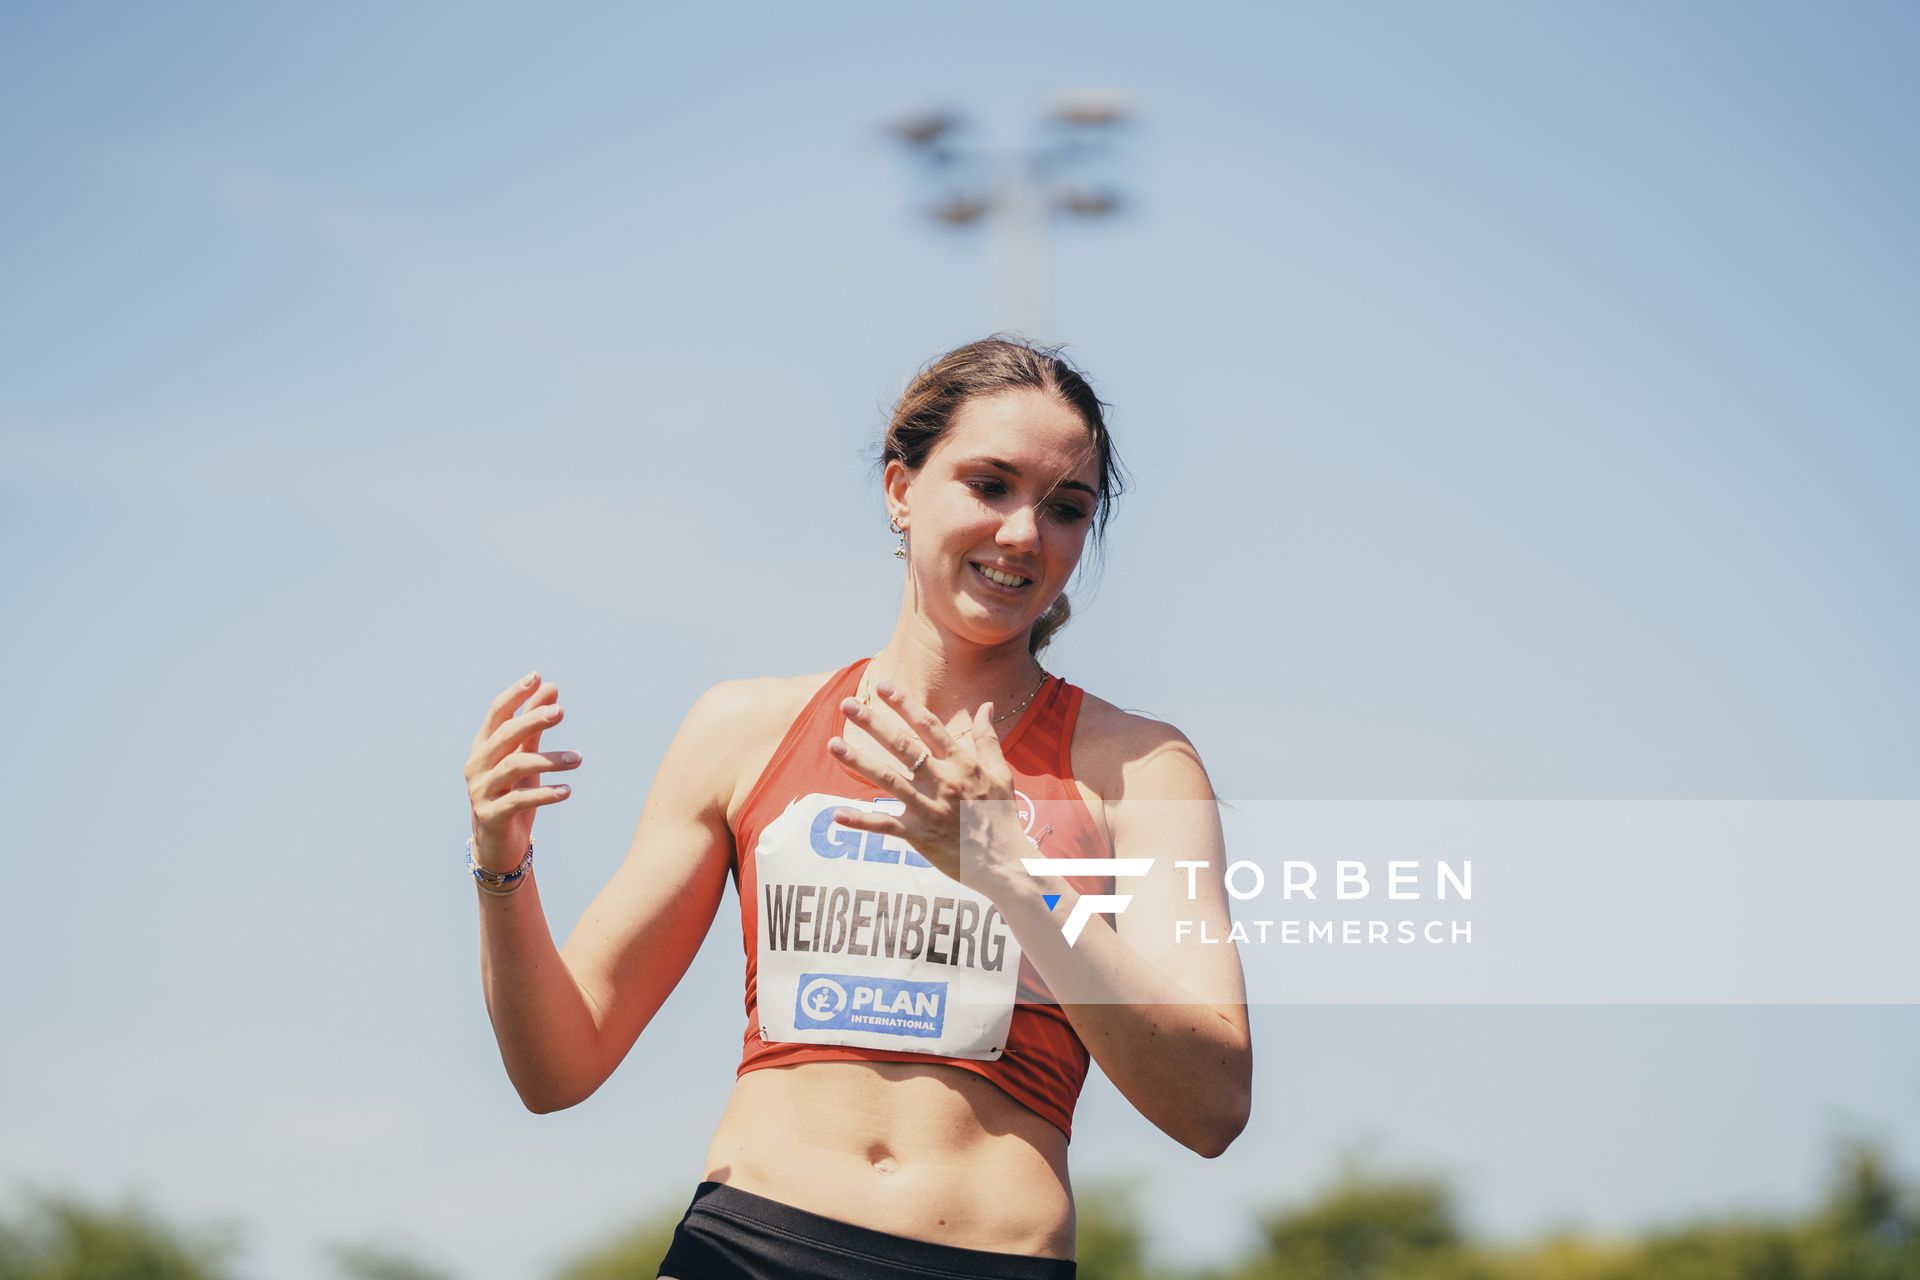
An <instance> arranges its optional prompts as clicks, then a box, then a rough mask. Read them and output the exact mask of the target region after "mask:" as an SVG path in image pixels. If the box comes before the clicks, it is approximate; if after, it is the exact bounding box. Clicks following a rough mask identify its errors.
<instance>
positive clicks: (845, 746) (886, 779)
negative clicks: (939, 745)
mask: <svg viewBox="0 0 1920 1280" xmlns="http://www.w3.org/2000/svg"><path fill="white" fill-rule="evenodd" d="M827 750H829V751H831V752H833V754H834V755H836V756H838V757H839V758H840V759H841V760H842V761H844V762H845V763H846V765H847V767H848V768H850V769H852V770H853V771H854V772H855V773H857V774H859V775H860V776H861V777H863V778H865V779H866V780H867V781H868V782H871V783H873V784H874V785H875V786H877V787H884V788H886V789H887V790H888V791H889V792H891V793H892V794H893V795H895V796H898V797H899V798H900V799H901V800H902V801H904V802H905V803H907V804H910V805H917V806H919V807H921V808H923V809H924V808H925V807H926V805H927V797H926V795H925V794H924V793H922V792H921V790H920V789H919V788H918V787H917V786H915V785H914V781H913V779H912V778H910V777H908V776H907V775H906V773H905V771H904V770H902V769H900V768H897V767H889V766H887V765H884V764H881V763H878V762H877V761H873V760H869V759H868V758H867V753H866V752H864V751H862V750H861V749H859V748H858V747H855V746H854V745H853V744H852V743H850V742H848V741H847V740H846V739H845V738H842V737H840V736H839V735H837V734H836V735H835V736H833V737H831V738H828V739H827ZM914 754H915V755H918V754H920V753H919V752H917V751H916V752H914Z"/></svg>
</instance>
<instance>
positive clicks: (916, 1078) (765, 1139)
mask: <svg viewBox="0 0 1920 1280" xmlns="http://www.w3.org/2000/svg"><path fill="white" fill-rule="evenodd" d="M831 674H832V673H831V672H818V673H815V674H812V675H808V676H801V677H796V678H793V679H790V680H785V681H782V682H781V686H782V687H781V690H780V693H779V694H778V695H777V696H774V697H772V698H769V699H768V701H767V703H766V709H767V710H766V715H765V718H764V722H763V723H762V724H761V725H760V726H759V731H758V732H757V733H755V734H753V735H752V741H751V742H750V743H743V747H744V750H743V751H742V752H741V755H740V757H739V759H738V760H736V761H735V762H734V763H735V769H736V771H735V773H734V775H733V779H732V781H733V787H732V799H731V801H730V802H729V804H728V806H727V822H728V825H729V826H730V827H731V828H732V829H733V830H735V831H736V832H737V831H738V830H739V806H740V803H741V801H742V799H743V798H744V797H745V795H746V793H747V788H748V785H749V784H750V783H751V781H752V780H753V779H754V778H756V777H758V776H759V775H760V772H761V770H763V769H764V768H765V767H766V765H767V762H768V760H769V758H770V757H771V756H772V754H773V752H774V748H775V746H776V744H777V743H778V742H779V740H780V737H781V735H782V734H783V733H784V732H785V731H786V727H787V725H788V724H790V723H791V722H792V720H793V718H794V716H796V715H798V714H799V713H800V711H801V709H802V707H803V705H804V704H805V702H806V700H807V698H808V697H809V696H810V695H811V694H812V692H813V691H814V690H816V689H818V688H819V686H820V684H821V682H822V681H824V680H825V679H826V678H827V677H828V676H829V675H831ZM840 732H841V736H842V737H845V738H846V739H847V740H848V741H850V742H853V743H855V744H856V745H861V746H874V745H875V744H874V743H873V739H872V738H871V737H870V736H869V735H868V734H867V733H866V732H865V730H863V729H861V728H860V726H858V725H857V724H854V723H852V722H850V721H842V722H841V730H840ZM1079 739H1080V735H1079V734H1078V733H1077V732H1076V734H1075V741H1076V743H1078V741H1079ZM876 749H877V748H876ZM1082 791H1083V794H1087V795H1091V793H1090V792H1087V791H1086V788H1085V787H1084V786H1083V787H1082ZM1093 803H1094V804H1095V805H1096V808H1095V809H1094V814H1095V820H1096V822H1098V821H1099V820H1100V811H1099V809H1098V807H1097V805H1098V800H1097V797H1096V798H1095V799H1094V801H1093ZM1102 834H1103V835H1104V834H1105V832H1104V829H1103V831H1102ZM703 1176H704V1178H705V1179H706V1180H708V1181H712V1182H724V1183H726V1184H728V1185H729V1186H733V1187H737V1188H738V1189H740V1190H741V1191H748V1192H752V1193H753V1194H755V1195H761V1196H765V1197H767V1198H768V1199H770V1200H778V1201H779V1202H781V1203H782V1204H786V1205H790V1206H792V1207H793V1208H796V1209H804V1210H806V1211H807V1212H809V1213H818V1214H821V1215H823V1216H825V1217H829V1218H837V1219H839V1220H840V1221H842V1222H848V1223H852V1224H853V1225H855V1226H860V1227H867V1228H869V1229H871V1230H875V1231H885V1232H889V1233H891V1234H893V1235H898V1236H906V1237H908V1238H910V1239H915V1240H928V1241H932V1242H934V1243H937V1244H947V1245H956V1246H959V1247H960V1248H963V1249H984V1250H988V1251H990V1252H995V1253H1015V1254H1023V1255H1027V1256H1030V1257H1046V1258H1071V1257H1073V1256H1074V1210H1073V1191H1072V1185H1071V1183H1070V1181H1069V1179H1068V1173H1067V1135H1066V1134H1064V1133H1062V1132H1061V1131H1060V1130H1059V1129H1058V1128H1056V1127H1055V1126H1054V1125H1053V1123H1052V1122H1051V1121H1048V1120H1046V1119H1043V1118H1042V1117H1041V1116H1040V1115H1039V1114H1038V1113H1037V1112H1034V1111H1032V1110H1030V1109H1029V1108H1027V1107H1026V1106H1024V1105H1023V1104H1021V1103H1019V1102H1017V1101H1015V1100H1014V1098H1013V1097H1012V1096H1011V1095H1010V1094H1008V1093H1006V1092H1005V1091H1004V1090H1002V1089H1001V1088H1000V1087H999V1086H998V1085H995V1084H994V1083H992V1082H991V1081H989V1080H987V1079H985V1078H984V1077H982V1076H980V1075H977V1074H975V1073H974V1072H971V1071H968V1070H966V1069H964V1068H961V1067H952V1066H947V1065H944V1064H942V1063H935V1062H877V1061H864V1062H863V1061H839V1062H831V1061H828V1062H802V1063H796V1064H793V1065H789V1066H781V1067H759V1068H756V1069H754V1070H752V1071H747V1072H744V1073H742V1074H741V1075H740V1076H739V1078H738V1079H736V1080H735V1081H734V1086H733V1093H732V1095H731V1096H730V1097H729V1099H728V1101H727V1109H726V1112H725V1114H724V1115H722V1116H721V1118H720V1127H719V1129H718V1130H717V1131H716V1132H715V1133H714V1135H713V1143H712V1145H711V1146H710V1147H709V1148H708V1150H707V1168H706V1173H705V1174H704V1175H703Z"/></svg>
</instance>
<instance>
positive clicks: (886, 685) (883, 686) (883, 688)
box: [873, 680, 896, 698]
mask: <svg viewBox="0 0 1920 1280" xmlns="http://www.w3.org/2000/svg"><path fill="white" fill-rule="evenodd" d="M873 691H874V692H875V693H877V694H879V695H880V696H881V697H883V698H891V697H892V696H893V695H894V693H895V692H896V690H895V689H894V687H893V681H891V680H881V681H878V682H877V683H876V684H875V685H874V686H873Z"/></svg>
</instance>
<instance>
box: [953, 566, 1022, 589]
mask: <svg viewBox="0 0 1920 1280" xmlns="http://www.w3.org/2000/svg"><path fill="white" fill-rule="evenodd" d="M967 563H968V564H970V565H972V566H973V571H974V572H975V573H977V574H979V575H980V576H981V577H983V578H985V579H986V580H987V581H988V582H991V583H993V584H994V585H995V586H1001V587H1008V588H1012V589H1015V590H1018V589H1019V588H1021V587H1024V586H1026V585H1027V584H1028V583H1029V582H1032V581H1033V579H1032V578H1022V577H1018V576H1016V575H1014V574H1011V573H1002V572H1001V571H1000V570H998V569H990V568H988V567H987V566H986V565H984V564H981V563H980V562H979V561H977V560H969V561H967Z"/></svg>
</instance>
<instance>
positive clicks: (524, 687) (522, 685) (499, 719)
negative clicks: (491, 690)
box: [473, 671, 540, 746]
mask: <svg viewBox="0 0 1920 1280" xmlns="http://www.w3.org/2000/svg"><path fill="white" fill-rule="evenodd" d="M539 683H540V673H539V672H538V671H529V672H527V674H526V675H525V676H524V677H522V678H521V679H519V680H517V681H515V682H514V683H513V684H511V685H509V686H508V687H507V688H505V689H502V690H501V691H500V692H499V693H497V694H495V695H494V698H493V701H492V703H490V704H489V705H488V707H487V714H486V716H485V717H484V718H482V720H481V721H480V732H478V733H476V734H474V735H473V741H474V744H475V745H476V746H477V745H479V744H480V743H481V742H482V741H484V740H485V739H487V738H489V737H492V736H493V731H494V730H495V729H498V728H499V727H500V726H501V725H502V724H503V723H505V721H506V719H507V717H508V716H509V715H511V714H512V713H513V709H514V708H515V707H517V706H519V705H520V700H521V699H522V698H524V697H526V696H527V695H528V694H529V693H531V692H533V690H534V687H535V686H536V685H538V684H539Z"/></svg>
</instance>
